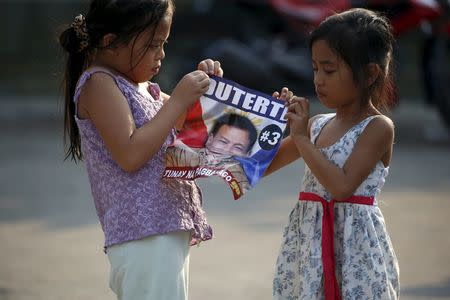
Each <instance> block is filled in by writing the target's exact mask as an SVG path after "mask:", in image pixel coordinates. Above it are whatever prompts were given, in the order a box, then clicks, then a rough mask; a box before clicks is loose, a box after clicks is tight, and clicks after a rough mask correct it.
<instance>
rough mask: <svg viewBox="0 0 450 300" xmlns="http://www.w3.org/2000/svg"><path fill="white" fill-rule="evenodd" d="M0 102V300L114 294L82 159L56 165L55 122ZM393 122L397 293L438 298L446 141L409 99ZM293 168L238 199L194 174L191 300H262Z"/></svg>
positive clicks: (390, 187) (445, 214) (445, 265)
mask: <svg viewBox="0 0 450 300" xmlns="http://www.w3.org/2000/svg"><path fill="white" fill-rule="evenodd" d="M2 105H4V106H3V107H2V109H0V111H1V112H0V121H1V122H0V124H2V128H3V132H2V136H1V138H0V299H1V300H31V299H33V300H72V299H73V300H75V299H76V300H82V299H83V300H84V299H86V300H88V299H96V300H106V299H115V298H114V295H113V294H112V292H110V291H109V289H108V263H107V258H106V256H105V255H104V254H103V252H102V243H103V236H102V232H101V230H100V226H99V224H98V222H97V219H96V215H95V211H94V207H93V204H92V200H91V196H90V190H89V183H88V180H87V176H86V174H85V170H84V167H83V165H74V164H73V163H70V162H64V161H63V147H62V129H61V126H60V122H59V120H58V118H54V114H53V113H52V114H51V115H50V116H49V118H47V117H46V118H45V119H51V120H50V121H44V120H43V118H35V117H33V116H30V117H28V116H23V110H21V109H20V107H19V108H17V105H9V106H8V105H7V104H5V103H4V104H2ZM34 105H35V106H37V107H40V106H39V103H38V104H34ZM41 109H42V108H41ZM44 111H45V110H44ZM17 116H19V117H27V118H28V120H27V121H26V122H17V121H15V119H16V118H17ZM393 118H394V120H395V121H396V123H397V144H396V148H395V153H394V157H393V161H392V164H391V169H390V176H389V177H388V179H387V183H386V185H385V189H384V191H383V193H382V194H381V197H380V200H381V201H382V203H381V205H380V206H381V209H382V211H383V213H384V215H385V218H386V223H387V226H388V230H389V232H390V234H391V238H392V241H393V244H394V247H395V250H396V253H397V256H398V259H399V263H400V268H401V288H402V292H401V293H402V296H401V299H403V300H419V299H428V300H443V299H450V251H449V249H450V226H449V222H448V220H450V196H449V195H450V139H449V136H448V133H446V131H445V130H444V129H443V127H442V124H441V123H440V121H439V118H438V117H437V115H436V113H435V112H434V111H433V110H432V109H429V108H427V107H424V106H422V105H421V104H417V103H416V104H410V103H408V102H407V101H403V104H402V105H401V106H400V107H399V108H398V109H397V110H395V111H394V115H393ZM54 119H56V120H54ZM302 174H303V164H302V163H301V162H298V163H295V164H293V165H292V166H289V167H287V168H285V169H284V170H281V171H280V172H278V173H276V174H274V175H273V176H271V177H269V178H266V179H264V180H263V181H262V182H261V183H260V184H259V185H258V186H257V187H256V189H254V190H252V191H250V192H249V193H248V194H247V195H246V196H245V197H244V198H243V199H241V200H239V201H233V200H232V197H231V192H230V191H229V190H228V188H227V187H226V186H225V185H224V184H223V183H222V182H221V181H219V180H218V179H217V180H216V179H213V180H202V181H200V184H201V185H202V186H203V187H204V196H205V200H204V204H205V209H206V211H207V214H208V216H209V222H210V223H211V225H212V226H213V227H214V230H215V231H214V233H215V238H214V239H213V240H212V241H209V242H206V243H204V244H202V245H201V246H200V247H193V248H192V251H191V275H190V298H191V299H194V300H206V299H215V300H225V299H233V300H244V299H246V300H247V299H252V300H253V299H255V300H256V299H258V300H259V299H262V300H264V299H271V284H272V282H271V281H272V274H273V268H274V264H275V260H276V257H277V251H278V247H279V243H280V239H281V233H282V230H283V226H284V225H285V224H286V222H287V218H288V215H289V212H290V209H291V208H292V207H293V206H294V204H295V202H296V197H297V193H298V186H299V182H300V179H301V177H302Z"/></svg>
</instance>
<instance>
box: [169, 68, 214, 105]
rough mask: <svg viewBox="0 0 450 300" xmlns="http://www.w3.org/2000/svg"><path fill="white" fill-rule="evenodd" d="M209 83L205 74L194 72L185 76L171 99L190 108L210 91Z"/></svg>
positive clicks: (198, 71)
mask: <svg viewBox="0 0 450 300" xmlns="http://www.w3.org/2000/svg"><path fill="white" fill-rule="evenodd" d="M209 83H210V81H209V77H208V75H206V73H205V72H203V71H200V70H197V71H193V72H191V73H188V74H186V75H184V77H183V78H182V79H181V80H180V81H179V82H178V84H177V86H176V87H175V89H174V90H173V92H172V95H171V97H170V98H172V99H177V100H176V101H181V103H183V105H184V106H185V107H188V106H189V105H191V104H192V103H194V102H195V101H197V100H198V99H199V98H200V97H201V96H202V95H203V94H204V93H206V91H208V88H209ZM178 103H180V102H178Z"/></svg>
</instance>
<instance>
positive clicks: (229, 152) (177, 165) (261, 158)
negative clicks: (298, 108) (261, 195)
mask: <svg viewBox="0 0 450 300" xmlns="http://www.w3.org/2000/svg"><path fill="white" fill-rule="evenodd" d="M210 80H211V84H210V86H209V89H208V91H207V92H206V93H205V94H204V95H203V96H202V97H201V98H200V99H199V100H198V101H197V102H195V103H194V104H193V105H192V106H191V107H190V108H189V109H188V111H187V116H186V120H185V123H184V125H183V128H182V129H181V130H180V131H179V132H178V134H177V136H176V138H175V140H174V142H173V143H172V145H170V146H169V147H168V149H167V153H166V168H165V171H164V173H163V177H164V178H177V179H182V180H195V179H197V178H200V177H209V176H219V177H221V178H222V179H223V180H224V182H225V183H227V184H228V185H229V187H230V188H231V191H232V193H233V197H234V199H235V200H236V199H239V198H240V197H241V196H242V195H243V194H244V193H245V192H246V191H248V190H250V189H251V188H252V187H254V186H255V185H256V184H257V183H258V181H259V180H260V179H261V177H262V176H263V174H264V171H265V170H266V168H267V167H268V165H269V164H270V162H271V161H272V159H273V157H274V156H275V154H276V152H277V150H278V148H279V146H280V143H281V140H282V138H283V132H284V130H285V128H286V120H285V119H284V116H285V114H286V112H287V109H286V107H285V105H284V102H283V101H281V100H278V99H275V98H273V97H271V96H269V95H266V94H263V93H261V92H258V91H255V90H252V89H249V88H246V87H244V86H242V85H239V84H237V83H235V82H233V81H231V80H227V79H224V78H220V77H216V76H212V77H211V78H210Z"/></svg>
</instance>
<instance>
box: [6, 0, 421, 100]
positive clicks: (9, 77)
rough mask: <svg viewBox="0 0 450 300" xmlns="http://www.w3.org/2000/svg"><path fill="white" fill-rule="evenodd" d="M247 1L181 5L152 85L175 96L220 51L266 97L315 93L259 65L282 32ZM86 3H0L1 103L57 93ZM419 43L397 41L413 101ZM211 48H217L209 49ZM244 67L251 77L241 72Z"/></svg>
mask: <svg viewBox="0 0 450 300" xmlns="http://www.w3.org/2000/svg"><path fill="white" fill-rule="evenodd" d="M244 2H246V3H244V4H243V3H239V1H217V0H216V1H214V0H182V1H176V6H177V11H176V14H175V19H174V25H173V29H172V36H171V37H170V40H169V44H168V45H167V49H166V53H167V56H166V60H165V62H164V64H163V69H162V72H161V75H158V78H156V79H155V80H156V81H158V82H159V83H160V85H161V86H162V88H163V89H165V90H169V91H170V89H172V88H173V86H174V85H175V83H176V81H177V80H178V79H179V78H180V77H181V76H182V74H183V73H185V72H188V71H190V70H192V69H193V68H195V67H196V63H197V62H198V61H199V60H201V59H203V58H204V57H205V56H206V55H208V54H209V53H210V54H211V55H217V54H218V53H219V52H220V53H222V54H223V53H225V54H227V59H224V69H225V76H227V75H228V77H230V79H234V80H236V81H238V82H240V83H242V84H247V85H250V87H253V88H258V89H260V90H263V91H265V92H268V93H270V92H271V91H272V90H273V89H276V88H279V87H280V86H281V85H289V86H290V87H292V88H293V89H295V90H300V91H301V92H307V93H310V92H311V91H312V90H311V83H310V82H304V81H302V80H301V79H300V80H299V79H298V77H296V76H295V75H296V73H295V72H297V71H298V70H294V71H292V72H290V73H289V70H287V71H286V70H281V71H280V70H274V69H273V67H270V66H268V65H269V64H268V63H267V64H265V63H264V61H262V62H263V63H261V61H260V60H257V59H255V56H254V55H253V52H254V51H259V52H258V53H263V52H264V51H268V50H267V47H274V45H273V44H274V43H276V41H274V38H273V36H274V35H275V34H278V33H280V32H281V31H282V30H283V28H285V27H283V25H284V24H282V23H283V20H280V17H279V16H277V15H276V14H275V13H274V12H273V11H270V10H268V9H267V8H266V7H263V6H258V5H249V4H248V2H251V1H244ZM255 2H257V1H255ZM262 2H263V1H262ZM87 3H88V1H86V0H0V36H1V37H2V41H1V44H0V65H1V66H2V68H1V71H0V97H3V98H4V97H5V96H8V97H9V98H11V96H15V97H14V98H15V99H18V100H20V99H22V100H25V99H29V97H33V96H51V97H55V96H57V95H59V93H60V90H59V88H60V80H61V74H62V67H63V53H62V51H61V50H60V49H59V45H58V42H57V38H58V33H59V32H60V30H61V28H63V26H64V25H66V24H70V23H71V22H72V20H73V18H74V16H76V15H77V14H78V13H83V12H86V11H87V6H88V4H87ZM268 24H270V25H269V26H268ZM300 39H302V37H299V40H300ZM222 41H228V44H227V43H226V42H225V44H227V45H225V46H224V43H222V44H220V43H219V42H222ZM421 42H422V39H421V38H420V33H418V31H417V30H413V31H411V33H410V34H408V35H405V36H403V37H402V39H400V40H399V46H400V53H401V54H402V55H400V56H398V57H397V63H398V64H397V76H398V79H399V86H400V89H401V92H402V94H405V95H406V96H408V97H411V96H412V97H413V98H420V97H422V94H421V90H420V83H419V79H418V77H417V76H418V75H417V69H418V61H417V56H418V55H419V54H418V51H419V49H420V45H419V44H420V43H421ZM213 44H215V45H214V46H215V48H214V49H209V48H211V45H213ZM269 44H270V45H269ZM249 47H251V48H252V51H253V52H250V51H249ZM258 47H259V48H258ZM218 48H220V49H218ZM255 49H256V50H255ZM293 50H296V49H293ZM237 52H240V53H241V57H239V59H240V60H241V61H242V60H245V61H246V65H241V64H239V62H236V61H235V60H233V57H232V56H233V55H236V53H237ZM292 52H293V51H292ZM230 53H231V54H230ZM297 55H307V54H305V53H297ZM298 59H299V60H298V61H300V62H302V63H301V67H302V68H303V70H301V72H304V73H306V74H308V73H309V74H311V70H310V69H311V67H310V65H309V62H308V61H307V60H305V59H303V58H302V57H298ZM305 62H306V64H305ZM283 63H284V64H285V65H290V66H291V68H293V67H294V65H295V58H291V59H290V60H288V61H286V62H279V64H280V65H281V64H283ZM248 68H251V70H250V71H249V70H248ZM244 69H245V70H246V72H239V70H244ZM279 69H281V68H279ZM285 69H288V68H287V67H286V68H285ZM227 70H231V72H227ZM283 72H284V73H283ZM261 82H262V83H263V84H261ZM16 97H18V98H16Z"/></svg>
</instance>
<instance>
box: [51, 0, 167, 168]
mask: <svg viewBox="0 0 450 300" xmlns="http://www.w3.org/2000/svg"><path fill="white" fill-rule="evenodd" d="M174 9H175V7H174V4H173V2H172V0H92V1H91V2H90V7H89V11H88V13H87V15H86V18H84V17H81V16H78V17H77V18H76V19H75V22H74V23H73V24H72V25H71V26H68V27H67V28H66V29H65V30H64V31H63V32H62V33H61V35H60V37H59V43H60V44H61V46H62V48H63V49H64V50H65V51H66V52H67V53H68V54H67V59H66V68H65V74H64V80H63V85H64V94H65V105H64V106H65V108H64V144H66V141H67V137H68V138H69V139H70V146H69V147H68V149H67V151H66V159H67V158H68V157H71V159H72V160H74V161H77V160H81V159H82V158H83V155H82V153H81V143H80V133H79V131H78V128H77V125H76V122H75V113H76V112H75V111H76V110H75V103H74V101H73V97H74V94H75V87H76V84H77V81H78V79H79V77H80V76H81V74H82V73H83V71H84V70H86V68H87V67H88V66H89V64H90V63H91V62H92V57H93V55H94V53H95V51H96V50H97V49H102V46H101V43H102V38H103V37H104V36H105V35H106V34H109V33H112V34H114V35H115V36H116V38H115V40H114V41H113V42H112V43H111V44H110V45H108V46H107V47H106V48H113V47H115V46H117V45H121V44H127V43H129V42H130V41H132V39H133V38H134V37H136V36H139V35H140V34H142V33H143V32H144V31H146V30H148V29H149V28H154V30H155V29H156V27H157V25H158V24H159V22H160V21H161V20H162V19H163V18H164V16H165V15H166V14H167V13H173V11H174ZM80 18H82V21H81V19H80ZM76 22H78V23H77V24H78V25H74V24H75V23H76ZM77 26H78V27H79V26H82V30H83V32H85V33H86V34H85V35H84V36H80V28H76V27H77ZM77 29H78V30H77ZM151 42H152V41H151V40H150V41H148V44H147V48H146V49H144V51H143V52H142V57H143V56H144V54H145V52H146V51H147V50H148V48H149V47H150V44H151ZM133 47H134V44H133ZM134 67H135V66H132V65H131V66H130V69H132V68H134Z"/></svg>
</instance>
